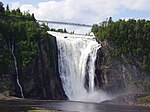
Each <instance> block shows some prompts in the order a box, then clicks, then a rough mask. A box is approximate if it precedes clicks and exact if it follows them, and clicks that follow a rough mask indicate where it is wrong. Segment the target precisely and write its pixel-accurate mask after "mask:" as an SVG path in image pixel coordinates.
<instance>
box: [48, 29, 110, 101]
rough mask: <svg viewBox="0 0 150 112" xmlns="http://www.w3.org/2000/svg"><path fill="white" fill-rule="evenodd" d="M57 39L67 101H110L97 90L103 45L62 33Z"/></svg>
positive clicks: (61, 75) (50, 32)
mask: <svg viewBox="0 0 150 112" xmlns="http://www.w3.org/2000/svg"><path fill="white" fill-rule="evenodd" d="M48 33H49V34H51V35H53V36H55V37H56V41H57V48H58V68H59V74H60V78H61V82H62V85H63V89H64V91H65V94H66V95H67V97H68V98H69V99H70V100H72V101H85V102H101V101H104V100H107V99H109V97H108V96H107V94H106V93H104V92H103V91H101V90H97V89H96V88H95V87H96V83H95V80H96V78H97V77H96V75H95V61H96V57H97V50H98V49H100V47H101V45H100V44H98V42H97V41H96V40H95V37H94V36H85V35H76V34H68V33H58V32H52V31H49V32H48Z"/></svg>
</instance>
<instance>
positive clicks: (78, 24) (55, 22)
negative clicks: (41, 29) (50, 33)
mask: <svg viewBox="0 0 150 112" xmlns="http://www.w3.org/2000/svg"><path fill="white" fill-rule="evenodd" d="M37 22H39V23H47V24H48V23H52V24H63V25H74V26H82V27H92V25H87V24H80V23H70V22H58V21H46V20H37Z"/></svg>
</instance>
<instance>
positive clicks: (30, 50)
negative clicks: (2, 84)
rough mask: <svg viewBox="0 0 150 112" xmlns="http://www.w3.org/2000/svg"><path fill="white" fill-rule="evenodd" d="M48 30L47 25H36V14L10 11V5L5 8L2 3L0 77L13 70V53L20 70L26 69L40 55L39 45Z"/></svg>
mask: <svg viewBox="0 0 150 112" xmlns="http://www.w3.org/2000/svg"><path fill="white" fill-rule="evenodd" d="M48 30H49V28H48V27H47V26H46V25H45V24H41V25H40V24H38V23H36V20H35V18H34V14H29V13H28V12H24V13H22V12H21V11H20V9H19V8H18V9H16V10H10V9H9V6H8V5H7V6H6V8H4V7H3V3H2V2H0V75H2V74H8V73H9V72H10V70H12V68H13V65H14V64H13V63H14V62H13V56H12V51H14V54H15V56H16V58H17V63H18V67H19V70H23V69H25V67H26V66H28V65H29V64H30V63H31V61H32V59H33V58H34V57H36V56H37V55H38V54H37V51H38V44H39V43H41V42H42V40H43V39H44V38H45V37H47V36H48V33H47V31H48Z"/></svg>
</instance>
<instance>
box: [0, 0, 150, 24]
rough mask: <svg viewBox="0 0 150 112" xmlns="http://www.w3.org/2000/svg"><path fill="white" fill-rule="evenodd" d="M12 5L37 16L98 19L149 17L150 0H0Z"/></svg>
mask: <svg viewBox="0 0 150 112" xmlns="http://www.w3.org/2000/svg"><path fill="white" fill-rule="evenodd" d="M0 1H2V2H3V3H4V4H5V5H6V4H9V6H10V8H11V9H16V8H18V7H20V9H21V10H22V11H27V10H29V11H30V12H31V13H34V14H35V17H36V19H42V20H55V21H65V22H75V23H84V24H93V23H99V22H101V21H103V20H106V18H108V17H110V16H111V17H112V18H113V20H118V19H120V18H121V19H128V18H135V19H150V0H0Z"/></svg>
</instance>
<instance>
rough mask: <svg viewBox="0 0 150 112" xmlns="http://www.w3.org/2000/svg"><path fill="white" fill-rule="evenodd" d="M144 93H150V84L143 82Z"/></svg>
mask: <svg viewBox="0 0 150 112" xmlns="http://www.w3.org/2000/svg"><path fill="white" fill-rule="evenodd" d="M142 86H143V89H144V91H146V92H150V82H142Z"/></svg>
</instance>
